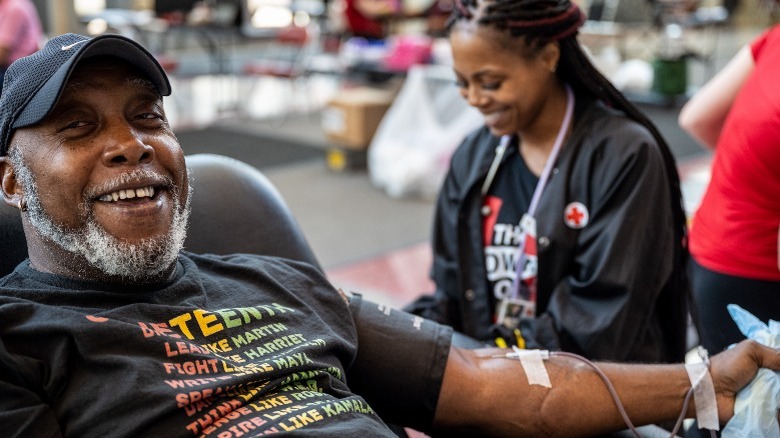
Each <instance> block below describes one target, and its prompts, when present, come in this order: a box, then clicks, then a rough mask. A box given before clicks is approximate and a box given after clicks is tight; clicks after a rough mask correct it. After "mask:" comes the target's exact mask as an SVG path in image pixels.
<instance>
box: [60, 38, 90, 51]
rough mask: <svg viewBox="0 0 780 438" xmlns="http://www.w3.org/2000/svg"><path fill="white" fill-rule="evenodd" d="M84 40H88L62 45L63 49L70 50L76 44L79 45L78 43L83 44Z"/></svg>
mask: <svg viewBox="0 0 780 438" xmlns="http://www.w3.org/2000/svg"><path fill="white" fill-rule="evenodd" d="M84 42H86V40H84V41H76V42H75V43H73V44H68V45H67V46H62V51H63V52H64V51H66V50H70V49H72V48H73V47H75V46H76V45H78V44H81V43H84Z"/></svg>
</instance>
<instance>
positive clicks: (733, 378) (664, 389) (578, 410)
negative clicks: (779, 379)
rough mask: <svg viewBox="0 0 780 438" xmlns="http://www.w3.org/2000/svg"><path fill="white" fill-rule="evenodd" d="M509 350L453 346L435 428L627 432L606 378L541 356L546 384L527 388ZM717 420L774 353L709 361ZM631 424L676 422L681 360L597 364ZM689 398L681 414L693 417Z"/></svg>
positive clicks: (728, 354) (737, 351)
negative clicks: (548, 382) (504, 356)
mask: <svg viewBox="0 0 780 438" xmlns="http://www.w3.org/2000/svg"><path fill="white" fill-rule="evenodd" d="M507 351H508V350H499V349H495V350H460V349H457V348H453V349H452V350H451V352H450V356H449V359H448V362H447V366H446V368H445V371H444V381H443V384H442V389H441V393H440V396H439V401H438V404H437V407H436V415H435V420H434V427H436V428H437V429H444V430H447V429H452V428H459V429H460V430H463V428H466V429H467V430H469V431H472V432H475V433H478V434H479V433H483V434H487V435H490V436H549V437H556V436H565V437H571V436H592V435H597V434H601V433H606V432H609V431H617V430H622V429H625V427H626V425H625V423H624V422H623V419H622V417H621V416H620V414H619V413H618V411H617V408H616V406H615V403H614V401H613V399H612V397H611V396H610V395H609V393H608V391H607V388H606V386H605V384H604V382H603V381H602V380H601V379H600V377H599V376H598V375H597V374H596V373H595V372H594V371H593V369H592V368H590V367H589V366H587V365H585V364H584V363H582V362H578V361H576V360H574V359H570V358H566V357H555V356H552V357H551V358H550V359H549V360H547V361H545V362H544V363H545V364H546V369H547V372H548V373H549V375H550V380H551V382H552V387H551V388H546V387H543V386H539V385H533V386H531V385H529V384H528V380H527V378H526V375H525V373H524V372H523V369H522V367H521V366H520V363H519V362H518V360H517V359H502V358H493V357H491V356H492V355H494V354H505V353H506V352H507ZM711 364H712V365H711V369H710V371H711V375H712V379H713V383H714V387H715V393H716V398H717V409H718V418H719V420H720V423H721V424H725V423H726V422H727V421H728V420H729V419H730V418H731V417H732V416H733V415H734V399H735V396H736V393H737V392H738V391H739V390H740V389H741V388H743V387H745V386H746V385H747V384H748V383H749V382H750V381H751V380H752V379H753V377H754V376H755V374H756V372H757V370H758V368H759V367H766V368H770V369H773V370H778V369H780V352H778V351H776V350H772V349H770V348H767V347H763V346H761V345H759V344H757V343H755V342H752V341H745V342H742V343H740V344H738V345H737V346H736V347H735V348H733V349H731V350H727V351H724V352H722V353H720V354H718V355H716V356H714V357H712V359H711ZM599 367H600V368H601V370H602V371H603V372H604V373H605V374H606V375H607V376H608V377H609V379H610V381H611V382H612V383H613V385H614V386H615V388H616V390H617V393H618V394H619V396H620V399H621V402H622V403H623V406H624V407H625V409H626V412H627V414H628V416H629V418H630V419H631V421H632V422H633V424H634V425H635V426H638V425H643V424H654V423H659V422H663V421H674V420H676V419H677V418H678V416H679V415H680V412H681V410H682V407H683V400H684V398H685V396H686V393H687V392H688V390H689V389H690V387H691V384H690V381H689V379H688V374H687V373H686V371H685V368H684V366H683V365H621V364H599ZM695 412H696V410H695V401H694V399H693V398H691V401H690V404H689V406H688V410H687V413H686V416H687V417H691V416H693V415H695Z"/></svg>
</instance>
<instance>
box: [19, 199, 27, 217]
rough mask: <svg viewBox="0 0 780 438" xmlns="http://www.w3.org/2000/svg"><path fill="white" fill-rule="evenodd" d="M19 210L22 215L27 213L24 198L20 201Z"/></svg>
mask: <svg viewBox="0 0 780 438" xmlns="http://www.w3.org/2000/svg"><path fill="white" fill-rule="evenodd" d="M18 207H19V210H21V211H22V213H24V212H26V211H27V201H26V200H25V199H24V198H21V199H19V206H18Z"/></svg>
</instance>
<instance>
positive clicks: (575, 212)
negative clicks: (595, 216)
mask: <svg viewBox="0 0 780 438" xmlns="http://www.w3.org/2000/svg"><path fill="white" fill-rule="evenodd" d="M589 219H590V214H589V213H588V208H587V207H585V205H584V204H583V203H582V202H570V203H569V204H567V205H566V208H564V209H563V222H564V223H566V226H568V227H569V228H573V229H575V230H579V229H580V228H583V227H585V225H588V220H589Z"/></svg>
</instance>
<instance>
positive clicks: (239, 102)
mask: <svg viewBox="0 0 780 438" xmlns="http://www.w3.org/2000/svg"><path fill="white" fill-rule="evenodd" d="M760 29H761V26H758V25H749V24H739V25H735V26H727V27H724V28H722V29H720V30H719V31H718V32H719V34H718V37H717V39H716V40H714V44H715V45H714V46H713V52H712V53H713V56H712V57H711V58H710V61H711V63H710V64H707V65H703V64H701V63H692V64H691V71H690V72H689V78H690V80H689V82H690V83H689V88H690V89H695V88H696V87H697V86H698V85H700V84H701V83H702V82H703V81H704V80H705V79H706V78H707V77H708V75H709V74H711V73H710V72H711V71H716V70H717V69H718V68H720V67H721V66H722V65H723V64H724V63H725V62H726V61H727V60H728V59H729V58H730V57H731V56H732V55H733V53H735V52H736V50H737V49H738V48H739V47H741V46H742V45H743V44H745V43H746V42H747V41H749V40H750V39H751V38H752V37H753V36H754V35H756V34H757V33H758V32H759V31H760ZM172 79H173V85H174V89H175V90H176V91H175V93H176V95H175V96H174V97H170V98H167V99H168V100H167V102H166V106H167V108H168V113H169V116H170V119H171V121H172V124H173V125H174V128H175V129H187V128H190V127H198V126H204V125H208V124H220V125H221V126H223V127H228V128H231V129H240V130H248V131H257V132H262V133H263V134H264V135H266V136H267V135H276V136H279V138H284V139H286V140H290V139H293V140H295V141H297V142H300V143H301V144H308V145H311V146H312V147H315V148H320V149H322V150H323V155H322V160H314V161H306V162H301V163H295V164H291V165H287V166H283V167H275V168H271V169H268V170H267V171H266V175H267V176H268V178H269V179H270V180H271V181H272V182H273V183H274V184H275V185H276V186H277V188H278V189H279V191H280V192H281V194H282V196H283V197H284V198H285V199H286V201H287V203H288V205H289V207H290V209H291V210H292V212H293V214H294V215H295V216H296V217H297V219H298V221H299V223H300V225H301V227H302V229H303V231H304V233H305V234H306V236H307V237H308V239H309V241H310V243H311V246H312V248H313V250H314V253H315V254H316V255H317V257H318V259H319V260H320V263H321V264H322V266H323V267H324V268H325V270H326V271H327V274H328V276H329V277H330V279H331V281H332V282H333V283H334V285H336V286H338V287H342V288H344V289H346V290H354V291H358V292H361V293H363V294H364V295H365V296H366V297H367V298H368V299H371V300H374V301H378V302H381V303H384V304H389V305H392V306H400V305H403V304H404V303H406V302H408V301H410V300H412V299H413V298H414V297H416V296H417V295H419V294H421V293H425V292H430V291H431V290H432V287H433V286H432V284H431V282H430V280H428V278H427V272H428V269H429V267H430V261H431V251H430V248H429V245H428V244H427V241H428V237H429V235H430V226H431V220H432V214H433V201H432V200H431V199H423V198H416V197H411V198H394V197H391V196H388V194H386V193H385V192H384V191H382V190H380V189H378V188H377V187H375V186H373V185H372V183H371V180H370V176H369V173H368V172H367V171H366V170H365V169H358V170H346V171H341V172H337V171H334V170H332V169H331V168H329V167H328V166H327V165H326V162H325V150H326V148H328V147H331V146H333V143H332V142H331V141H329V140H328V138H327V137H326V136H325V134H324V132H323V130H322V127H321V126H320V119H319V117H320V113H319V112H317V110H318V109H320V108H322V106H323V105H324V104H325V103H326V102H327V101H328V99H330V98H331V97H333V96H334V95H335V93H337V92H338V90H339V87H340V86H341V85H342V84H341V83H340V82H339V81H338V80H334V78H333V77H332V76H322V77H317V78H315V80H314V81H313V85H311V87H310V88H308V89H307V90H305V91H304V94H297V95H296V94H290V93H291V92H295V91H294V90H293V91H291V90H289V89H287V88H285V86H284V85H283V84H282V83H279V82H274V80H267V81H265V82H263V83H258V82H254V83H252V82H250V81H249V80H247V79H238V78H237V77H235V76H232V75H222V74H216V75H215V74H204V75H186V76H182V77H177V76H176V75H174V76H173V78H172ZM298 92H300V90H298ZM304 100H305V102H304V103H305V105H303V106H301V105H300V103H301V102H302V101H304ZM291 104H295V105H298V107H297V108H295V110H296V111H298V110H301V109H312V108H313V109H315V111H314V112H311V113H304V114H302V115H297V116H296V115H293V116H291V117H289V118H288V119H287V120H285V121H284V122H283V123H275V122H273V121H272V120H273V117H274V114H276V113H277V112H278V111H280V110H283V109H284V106H285V105H291ZM646 108H647V110H648V113H649V114H650V116H651V118H653V117H665V118H666V119H667V120H666V122H665V123H666V126H667V128H666V129H668V130H674V129H679V128H678V127H676V126H674V125H673V124H674V120H676V111H677V110H678V109H679V106H673V107H671V108H667V107H661V108H658V107H654V106H647V107H646ZM247 115H249V116H251V117H250V118H249V119H248V118H247ZM269 117H270V118H269ZM659 126H660V124H659ZM662 129H664V128H663V127H662ZM269 133H270V134H269ZM672 134H674V135H680V133H679V132H678V133H676V134H675V133H671V132H670V135H672ZM680 138H681V139H682V141H675V142H674V143H675V144H671V146H672V148H673V149H674V148H675V147H676V146H679V144H680V143H686V144H687V145H688V146H680V147H678V150H676V156H677V158H678V163H679V169H680V174H681V176H682V180H683V192H684V198H685V203H686V208H687V209H688V211H689V212H690V211H693V209H694V208H695V206H696V203H697V202H698V199H699V197H700V196H701V194H702V191H703V189H704V187H706V183H707V180H708V177H709V173H708V170H709V160H710V154H709V153H708V152H707V151H704V150H703V149H701V148H699V147H698V146H696V145H695V143H692V142H691V140H690V138H687V139H685V138H683V137H680ZM670 143H672V142H671V141H670ZM691 145H693V146H691ZM686 147H687V150H684V151H683V150H680V148H682V149H685V148H686ZM214 152H215V153H219V151H218V149H216V148H215V151H214Z"/></svg>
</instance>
